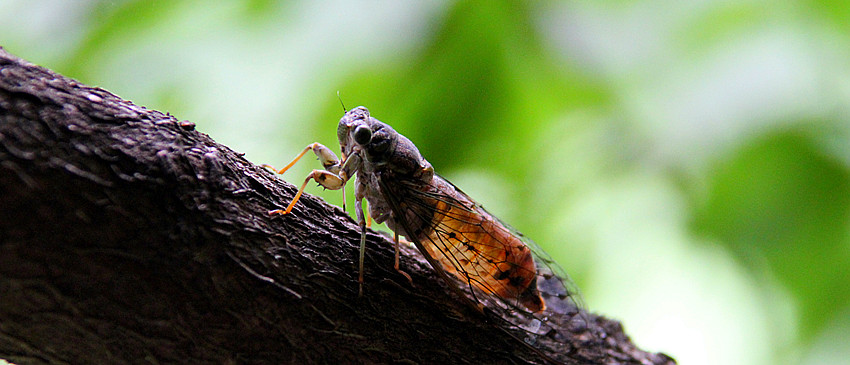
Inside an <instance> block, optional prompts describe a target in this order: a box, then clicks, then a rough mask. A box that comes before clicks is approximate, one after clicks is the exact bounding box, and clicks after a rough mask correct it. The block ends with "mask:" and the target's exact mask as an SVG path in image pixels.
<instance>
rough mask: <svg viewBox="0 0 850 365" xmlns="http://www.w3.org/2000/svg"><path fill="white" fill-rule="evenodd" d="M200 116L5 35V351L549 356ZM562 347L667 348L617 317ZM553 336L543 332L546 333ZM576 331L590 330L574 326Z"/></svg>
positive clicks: (447, 358)
mask: <svg viewBox="0 0 850 365" xmlns="http://www.w3.org/2000/svg"><path fill="white" fill-rule="evenodd" d="M294 192H295V187H293V186H291V185H289V184H287V183H285V182H283V181H281V180H279V179H277V178H275V177H274V176H273V175H272V174H270V173H269V172H267V171H265V170H264V169H262V168H260V167H258V166H255V165H253V164H252V163H250V162H248V161H247V160H245V159H244V158H242V157H241V155H240V154H238V153H236V152H234V151H232V150H230V149H229V148H227V147H226V146H222V145H220V144H217V143H216V142H215V141H213V140H212V139H211V138H210V137H209V136H207V135H206V134H203V133H200V132H198V131H195V130H194V125H193V124H192V123H190V122H186V121H182V122H181V121H179V120H177V119H175V118H174V117H172V116H171V115H168V114H163V113H160V112H158V111H153V110H148V109H145V108H142V107H139V106H136V105H133V104H132V103H130V102H128V101H125V100H122V99H120V98H119V97H117V96H115V95H113V94H111V93H109V92H108V91H106V90H103V89H100V88H92V87H88V86H85V85H82V84H79V83H77V82H76V81H74V80H70V79H68V78H65V77H63V76H61V75H57V74H55V73H53V72H51V71H49V70H46V69H44V68H41V67H37V66H34V65H32V64H29V63H27V62H25V61H23V60H21V59H19V58H17V57H15V56H12V55H10V54H8V53H6V52H5V51H4V50H2V48H0V358H2V359H6V360H9V361H12V362H15V363H65V362H69V363H91V364H94V363H162V362H166V363H172V362H190V363H195V362H203V363H269V364H281V363H296V362H299V363H301V362H307V363H337V364H343V363H436V362H445V363H473V364H485V363H486V364H499V363H543V362H545V360H544V359H542V358H541V357H540V355H539V354H538V353H535V352H534V351H531V350H530V348H529V347H528V346H525V345H523V344H522V343H520V342H519V341H517V340H516V339H515V338H513V337H511V336H509V335H508V332H506V331H505V330H502V329H499V328H498V326H499V325H498V324H496V323H493V322H492V321H487V320H486V319H485V318H483V317H482V316H481V315H479V314H478V313H476V312H475V311H473V310H471V309H469V308H467V307H465V306H464V305H463V304H462V302H461V301H459V300H458V299H457V298H453V296H452V295H453V294H452V293H451V292H450V291H449V290H447V289H446V286H445V283H442V282H441V281H440V280H439V279H438V278H437V276H436V275H435V274H434V273H433V271H432V270H431V269H430V268H429V267H428V266H427V264H424V263H423V261H422V260H421V259H420V258H419V257H418V256H417V254H416V253H410V252H409V253H410V254H409V255H405V256H404V257H403V258H402V259H403V261H402V265H403V267H405V268H406V270H407V271H408V272H409V273H410V274H411V276H412V277H413V282H414V286H413V287H411V285H410V284H409V283H408V281H407V280H406V279H405V278H404V277H402V276H401V275H399V274H398V273H396V272H395V271H394V270H393V269H392V260H393V251H392V247H391V243H390V242H388V241H387V240H386V239H385V238H384V237H383V236H381V235H379V234H375V233H374V232H370V233H369V235H368V242H367V245H368V246H369V249H368V252H367V262H366V266H367V272H366V274H367V275H366V294H365V295H364V296H363V297H358V296H357V278H356V277H357V270H356V268H355V267H356V265H355V260H356V252H357V247H358V241H359V232H358V229H357V226H356V224H355V223H354V222H353V221H352V220H351V218H350V217H348V216H347V215H346V214H345V213H344V212H342V211H340V210H339V209H337V208H334V207H332V206H329V205H327V204H326V203H324V202H322V201H320V200H318V199H316V198H313V197H310V196H305V197H304V198H302V200H301V202H299V205H298V207H297V208H296V209H295V211H294V212H293V213H292V214H290V215H287V216H283V217H275V218H270V217H268V216H267V214H266V211H267V210H269V209H272V208H276V207H280V206H281V205H283V204H284V203H287V202H289V201H290V200H291V198H292V196H293V195H294ZM589 316H590V317H589V318H592V322H593V323H591V325H592V326H598V327H600V330H602V331H604V332H605V333H606V334H607V338H606V339H605V341H600V342H598V343H593V344H589V345H588V348H579V349H578V350H577V351H574V352H573V353H570V354H547V355H548V356H551V357H552V358H554V359H558V361H561V362H564V363H598V362H606V363H628V364H650V363H651V364H669V363H673V361H672V360H671V359H669V358H668V357H667V356H665V355H663V354H651V353H646V352H643V351H640V350H638V349H637V348H635V347H634V345H632V344H631V342H629V340H628V338H627V337H626V335H625V334H624V333H623V332H622V329H621V327H620V325H619V323H617V322H614V321H610V320H607V319H604V318H601V317H596V316H592V315H589ZM543 340H544V339H541V341H543ZM576 341H577V340H576Z"/></svg>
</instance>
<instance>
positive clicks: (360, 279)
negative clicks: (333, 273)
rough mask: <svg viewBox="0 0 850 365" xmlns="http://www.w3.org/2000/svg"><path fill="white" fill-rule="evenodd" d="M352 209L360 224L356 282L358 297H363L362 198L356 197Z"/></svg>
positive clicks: (363, 241) (364, 245) (364, 236)
mask: <svg viewBox="0 0 850 365" xmlns="http://www.w3.org/2000/svg"><path fill="white" fill-rule="evenodd" d="M354 209H355V210H356V211H357V222H358V223H359V224H360V261H359V265H360V276H358V278H357V282H358V283H359V284H360V292H359V294H358V295H360V296H363V261H364V260H365V258H366V219H364V218H363V198H362V197H357V198H356V200H355V201H354Z"/></svg>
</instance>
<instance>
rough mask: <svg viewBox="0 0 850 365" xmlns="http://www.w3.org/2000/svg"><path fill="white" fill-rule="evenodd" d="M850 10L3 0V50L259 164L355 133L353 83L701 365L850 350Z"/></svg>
mask: <svg viewBox="0 0 850 365" xmlns="http://www.w3.org/2000/svg"><path fill="white" fill-rule="evenodd" d="M848 24H850V4H847V3H844V2H830V1H817V0H812V1H803V0H800V1H782V2H774V1H764V0H744V1H726V0H695V1H679V0H666V1H665V0H661V1H573V2H554V1H543V2H523V1H518V2H517V1H489V2H474V3H473V2H468V1H445V0H444V1H427V2H403V1H363V2H351V1H319V2H316V1H287V2H277V1H262V0H230V1H217V2H208V1H200V0H198V1H92V0H88V1H85V0H77V1H66V0H56V1H26V0H21V1H17V0H15V1H13V0H3V1H2V2H0V45H2V46H3V47H5V48H6V50H7V51H9V52H11V53H13V54H15V55H17V56H20V57H23V58H25V59H27V60H28V61H30V62H33V63H36V64H39V65H43V66H45V67H48V68H50V69H53V70H55V71H57V72H60V73H62V74H64V75H66V76H70V77H73V78H76V79H78V80H80V81H82V82H84V83H86V84H89V85H93V86H100V87H103V88H105V89H107V90H110V91H112V92H113V93H115V94H117V95H119V96H121V97H123V98H125V99H129V100H132V101H134V102H135V103H136V104H139V105H142V106H145V107H148V108H151V109H157V110H160V111H164V112H170V113H171V114H173V115H175V116H176V117H177V118H179V119H181V120H184V119H188V120H190V121H193V122H195V123H196V124H197V125H198V129H199V130H200V131H202V132H204V133H207V134H209V135H210V136H212V137H213V138H214V139H216V140H217V141H218V142H221V143H224V144H226V145H228V146H230V147H231V148H233V149H234V150H236V151H240V152H245V153H246V155H245V157H246V158H247V159H249V160H250V161H252V162H254V163H256V164H261V163H270V164H272V165H275V166H283V165H284V164H285V163H286V162H288V161H289V160H291V159H292V157H294V156H295V155H296V154H297V153H298V152H300V151H301V149H302V148H304V146H306V145H307V144H309V143H311V142H315V141H318V142H321V143H323V144H325V145H327V146H329V147H332V148H333V149H334V150H338V149H337V143H336V125H337V123H338V121H339V118H340V117H341V116H342V107H341V106H340V102H339V100H337V91H339V93H340V95H341V98H342V101H344V103H345V106H346V107H347V108H352V107H355V106H357V105H365V106H367V107H368V108H369V109H370V111H371V112H372V115H373V116H374V117H376V118H378V119H380V120H382V121H384V122H387V123H389V124H391V125H392V126H393V127H394V128H395V129H396V130H397V131H399V132H400V133H402V134H404V135H406V136H407V137H409V138H410V139H411V140H412V141H413V142H414V143H415V144H416V145H417V146H418V147H419V149H420V150H421V152H422V153H423V155H424V156H425V157H426V158H427V159H428V160H429V161H430V162H431V163H432V164H433V166H434V167H435V169H436V171H437V172H438V173H440V174H442V175H444V176H445V177H447V178H448V179H449V180H451V181H452V182H454V183H455V184H456V185H458V186H459V187H461V188H462V189H463V190H465V191H466V192H467V193H468V194H469V195H470V196H472V197H474V198H476V199H477V200H478V201H479V202H481V203H483V204H484V206H485V207H487V208H488V210H490V211H491V212H492V213H494V214H495V215H497V216H499V217H501V218H502V219H503V220H504V221H506V222H508V223H510V224H511V225H512V226H514V227H515V228H517V229H518V230H520V231H522V232H524V233H525V234H526V235H527V236H529V237H531V238H532V239H533V240H535V241H536V242H537V243H538V244H539V245H540V246H542V247H543V248H544V249H545V250H546V251H548V252H549V253H550V254H551V255H552V256H553V257H554V258H555V259H556V260H557V261H558V262H559V263H560V265H561V266H562V267H563V268H564V269H565V270H566V271H567V272H568V273H570V275H571V277H572V279H573V280H574V281H575V282H576V284H577V285H578V287H579V288H581V290H582V292H583V297H584V301H585V303H586V305H587V306H588V307H589V308H590V309H591V310H593V311H595V312H597V313H600V314H604V315H605V316H609V317H611V318H615V319H619V320H621V321H623V324H624V326H625V329H626V331H627V333H628V334H630V335H631V336H632V338H633V339H634V341H635V342H636V343H637V344H638V345H639V346H640V347H642V348H644V349H646V350H651V351H661V352H665V353H667V354H669V355H671V356H673V357H674V358H676V359H677V360H678V361H679V363H681V364H848V363H850V346H849V345H848V344H850V123H848V118H850V117H849V116H850V113H848V111H850V110H848V109H850V61H849V60H850V58H848V56H850V52H848V50H850V26H848ZM319 166H320V165H319V164H318V163H317V162H316V161H315V160H314V159H313V158H312V157H311V158H306V159H304V160H302V162H301V163H299V164H298V165H296V168H295V169H293V170H291V171H290V172H287V174H286V175H284V176H283V178H284V179H285V180H287V181H290V182H294V183H296V184H299V183H300V182H301V181H303V180H302V179H303V177H304V176H305V175H306V174H307V173H308V172H309V171H310V170H311V169H313V168H319ZM307 191H308V192H309V193H311V194H317V195H321V196H322V197H324V198H325V199H326V200H327V201H329V202H330V203H332V204H335V205H340V203H341V199H342V198H341V194H340V193H339V192H322V191H321V189H319V188H316V187H313V186H311V187H309V188H308V190H307ZM352 195H353V194H350V193H349V194H348V196H349V197H351V196H352ZM349 206H353V205H349ZM269 208H272V207H269ZM354 254H355V253H354V252H352V255H354Z"/></svg>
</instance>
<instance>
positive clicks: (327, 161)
mask: <svg viewBox="0 0 850 365" xmlns="http://www.w3.org/2000/svg"><path fill="white" fill-rule="evenodd" d="M310 150H312V151H313V153H315V154H316V157H318V158H319V161H320V162H321V163H322V166H324V167H325V170H328V171H330V172H332V173H334V174H338V173H339V170H340V168H341V163H340V162H339V159H338V158H337V157H336V154H335V153H333V151H331V149H330V148H327V147H325V146H324V145H322V144H321V143H319V142H314V143H311V144H310V145H309V146H307V147H305V148H304V150H303V151H301V153H299V154H298V156H295V158H294V159H292V162H290V163H289V164H287V165H286V166H284V167H283V168H282V169H280V170H278V169H276V168H274V167H272V165H269V164H263V165H262V166H263V167H266V168H270V169H272V170H273V171H274V172H276V173H278V174H283V173H284V172H286V170H289V168H290V167H292V166H294V165H295V163H296V162H298V160H300V159H301V157H304V155H305V154H306V153H307V151H310Z"/></svg>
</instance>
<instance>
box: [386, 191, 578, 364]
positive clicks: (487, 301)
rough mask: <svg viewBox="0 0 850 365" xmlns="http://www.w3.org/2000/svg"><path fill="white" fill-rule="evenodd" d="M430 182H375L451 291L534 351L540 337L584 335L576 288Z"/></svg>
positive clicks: (457, 196)
mask: <svg viewBox="0 0 850 365" xmlns="http://www.w3.org/2000/svg"><path fill="white" fill-rule="evenodd" d="M434 179H435V181H433V182H431V183H430V184H422V183H417V182H412V181H404V180H399V179H397V178H379V182H380V186H381V190H382V192H383V196H384V198H385V199H386V200H387V202H388V203H389V205H390V207H391V209H392V211H393V219H395V225H396V226H397V228H401V229H402V230H403V232H401V233H402V234H404V235H405V236H406V237H407V238H408V240H411V241H412V242H414V244H416V246H417V248H418V249H419V251H420V252H422V254H423V255H424V256H425V257H426V259H427V260H428V261H429V263H431V265H432V266H434V269H435V270H436V271H438V272H441V275H442V276H443V278H444V279H446V280H447V281H449V285H450V286H455V287H460V290H461V291H462V292H463V293H464V295H465V296H466V297H467V298H468V299H469V300H470V301H471V302H473V303H474V304H476V305H478V304H480V305H481V306H483V308H485V312H487V313H491V314H493V315H495V316H496V318H498V319H499V320H500V321H503V322H505V323H506V324H508V325H509V326H510V327H511V328H514V329H517V330H521V331H522V333H524V334H525V335H523V336H522V337H523V338H522V340H523V341H524V342H525V343H526V344H530V345H532V346H534V343H535V341H536V338H537V337H539V336H544V335H545V336H552V337H555V338H556V339H557V338H558V337H560V336H564V335H565V334H564V333H563V331H565V330H567V331H569V332H576V331H583V330H585V329H586V328H587V323H588V320H587V319H586V318H584V317H583V316H582V315H581V313H583V311H580V310H579V309H580V307H581V304H580V303H581V300H580V298H579V295H578V291H577V290H576V288H575V285H574V284H573V283H572V281H570V280H569V278H568V276H567V275H566V273H565V272H564V271H563V270H562V269H561V268H560V267H559V266H558V265H557V264H556V263H555V262H554V261H553V260H552V259H551V258H550V257H549V256H548V255H547V254H546V253H545V252H544V251H543V250H542V249H541V248H540V247H539V246H537V245H536V244H534V243H533V242H532V241H531V240H529V239H527V238H525V237H524V236H523V235H522V234H520V233H518V232H516V231H515V230H513V229H511V228H510V227H509V226H507V225H505V224H504V223H502V222H501V221H499V220H498V219H497V218H495V217H493V216H492V215H491V214H490V213H488V212H487V211H486V210H484V208H483V207H481V206H480V205H479V204H477V203H475V202H474V201H473V200H472V199H471V198H469V196H467V195H466V194H464V193H463V192H462V191H461V190H460V189H458V188H457V187H455V186H454V185H452V184H451V183H449V182H448V181H446V180H445V179H442V178H440V177H437V176H435V177H434ZM525 256H528V258H527V259H526V258H525ZM529 263H530V264H529ZM447 274H448V275H447ZM532 287H533V288H532ZM529 288H532V289H529ZM534 296H537V298H538V300H539V299H540V298H542V302H545V304H544V305H545V308H546V309H545V310H544V309H543V307H536V306H535V299H534ZM570 350H572V349H570V348H561V349H556V351H559V352H564V351H570Z"/></svg>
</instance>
